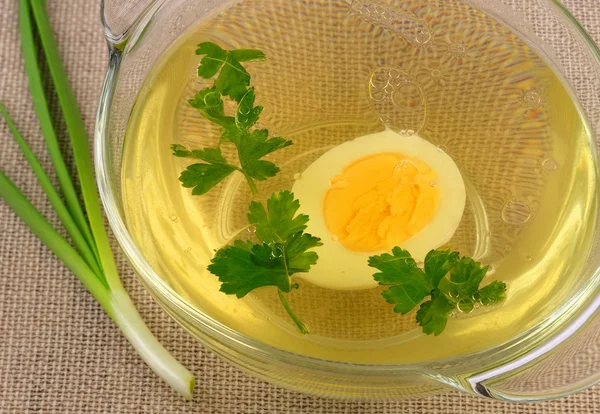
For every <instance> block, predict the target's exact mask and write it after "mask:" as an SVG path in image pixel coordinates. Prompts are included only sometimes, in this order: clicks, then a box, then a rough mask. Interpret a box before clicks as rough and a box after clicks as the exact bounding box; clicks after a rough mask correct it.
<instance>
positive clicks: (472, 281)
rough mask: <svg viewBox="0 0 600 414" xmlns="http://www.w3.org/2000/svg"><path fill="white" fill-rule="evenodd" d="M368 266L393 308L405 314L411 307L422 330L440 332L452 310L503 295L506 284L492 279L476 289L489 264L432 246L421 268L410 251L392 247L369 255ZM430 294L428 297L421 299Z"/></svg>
mask: <svg viewBox="0 0 600 414" xmlns="http://www.w3.org/2000/svg"><path fill="white" fill-rule="evenodd" d="M369 266H371V267H373V268H375V269H377V270H379V271H380V272H379V273H375V274H374V275H373V277H374V279H375V280H376V281H377V282H379V284H380V285H382V286H389V287H388V288H387V289H386V290H385V291H383V292H382V296H383V297H384V298H385V300H386V301H387V302H388V303H390V304H392V305H394V312H396V313H401V314H407V313H408V312H410V311H412V310H413V309H415V308H416V307H417V306H418V305H419V304H421V305H420V307H419V310H418V311H417V315H416V318H417V322H418V323H419V325H421V327H422V329H423V332H424V333H426V334H434V335H436V336H437V335H439V334H441V333H442V332H443V331H444V329H445V328H446V323H447V321H448V318H449V317H450V316H451V314H452V311H453V310H454V309H456V308H459V309H461V310H463V311H470V310H472V309H473V308H474V301H479V302H480V303H481V304H482V305H484V306H489V305H493V304H496V303H498V302H500V301H502V300H503V299H504V295H505V292H506V284H505V283H503V282H499V281H495V282H492V283H490V284H489V285H487V286H485V287H483V288H481V289H480V287H479V286H480V284H481V282H482V280H483V278H484V277H485V275H486V273H487V271H488V269H489V267H488V266H485V267H484V266H482V265H481V263H478V262H476V261H474V260H473V259H471V258H469V257H462V258H461V257H460V256H459V253H457V252H452V251H450V250H432V251H430V252H429V253H428V254H427V256H426V257H425V263H424V266H423V270H421V268H419V267H418V266H417V263H416V262H415V260H414V259H413V258H412V257H411V255H410V253H409V252H408V251H406V250H403V249H401V248H400V247H395V248H394V249H393V250H392V254H391V255H390V254H387V253H384V254H381V255H379V256H371V257H370V258H369ZM428 296H430V300H428V301H425V302H423V300H424V299H425V298H427V297H428Z"/></svg>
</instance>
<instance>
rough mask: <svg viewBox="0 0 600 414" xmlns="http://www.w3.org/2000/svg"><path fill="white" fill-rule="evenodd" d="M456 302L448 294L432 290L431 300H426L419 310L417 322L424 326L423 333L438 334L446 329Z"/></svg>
mask: <svg viewBox="0 0 600 414" xmlns="http://www.w3.org/2000/svg"><path fill="white" fill-rule="evenodd" d="M454 309H456V304H454V303H452V302H451V301H450V300H448V298H447V297H446V295H444V294H443V293H442V292H440V290H439V289H435V290H434V291H433V292H431V300H428V301H427V302H424V303H423V304H422V305H421V307H420V308H419V310H418V311H417V322H418V323H419V325H421V327H422V328H423V333H426V334H427V335H431V334H434V335H435V336H438V335H439V334H441V333H442V332H443V331H444V329H446V323H447V322H448V318H449V317H450V314H451V313H452V311H453V310H454Z"/></svg>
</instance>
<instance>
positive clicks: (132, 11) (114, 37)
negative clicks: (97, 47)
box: [100, 0, 164, 45]
mask: <svg viewBox="0 0 600 414" xmlns="http://www.w3.org/2000/svg"><path fill="white" fill-rule="evenodd" d="M163 2H164V0H101V3H100V4H101V6H100V17H101V19H102V25H103V26H104V36H105V37H106V39H107V40H108V42H109V44H112V45H118V44H121V43H123V42H124V41H126V40H127V37H128V35H129V31H130V29H131V28H132V27H135V25H136V23H137V22H138V21H139V20H140V19H141V18H143V16H145V15H146V14H147V13H148V12H149V11H150V10H151V9H154V8H155V7H158V6H159V5H160V4H162V3H163Z"/></svg>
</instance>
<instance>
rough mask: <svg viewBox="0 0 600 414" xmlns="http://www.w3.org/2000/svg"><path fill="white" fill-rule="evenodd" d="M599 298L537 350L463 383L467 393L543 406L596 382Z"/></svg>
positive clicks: (599, 376) (598, 373)
mask: <svg viewBox="0 0 600 414" xmlns="http://www.w3.org/2000/svg"><path fill="white" fill-rule="evenodd" d="M598 349H600V296H598V295H597V296H596V297H595V298H593V299H592V300H590V302H589V304H588V305H587V306H586V307H585V308H584V310H582V311H581V312H580V313H579V314H578V315H577V316H575V317H573V319H572V320H571V321H569V322H568V323H567V324H566V326H565V327H564V328H562V329H561V330H560V331H559V332H558V333H556V334H554V335H553V336H552V337H550V338H549V339H547V340H546V341H544V342H543V343H541V344H540V345H538V346H537V347H536V348H534V349H532V350H530V351H528V352H526V353H524V354H523V355H521V356H520V357H519V358H516V359H514V360H511V361H509V362H507V363H504V364H502V365H498V366H496V367H495V368H493V369H491V370H488V371H485V372H480V373H477V374H475V375H473V376H471V377H468V378H465V380H464V385H466V388H468V389H469V391H471V392H473V393H475V394H477V395H479V396H482V397H488V398H493V399H498V400H504V401H511V402H532V401H543V400H549V399H554V398H560V397H564V396H566V395H570V394H573V393H575V392H578V391H582V390H584V389H586V388H588V387H590V386H592V385H595V384H597V383H598V382H600V352H598Z"/></svg>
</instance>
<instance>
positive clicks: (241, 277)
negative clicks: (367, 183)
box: [208, 190, 322, 334]
mask: <svg viewBox="0 0 600 414" xmlns="http://www.w3.org/2000/svg"><path fill="white" fill-rule="evenodd" d="M299 208H300V202H299V201H298V200H294V195H293V194H292V193H291V192H289V191H285V190H284V191H280V192H279V193H273V194H272V195H271V197H270V198H269V199H268V200H267V207H266V209H265V206H264V205H263V204H261V203H258V202H256V201H254V202H252V203H251V204H250V212H249V214H248V221H249V222H250V224H251V225H253V226H254V227H255V228H256V237H257V238H258V240H259V241H260V243H253V242H252V241H242V240H236V241H235V242H234V243H233V245H231V246H226V247H224V248H222V249H220V250H218V251H217V253H216V254H215V257H214V258H213V259H212V263H211V264H210V265H209V266H208V270H209V271H210V272H211V273H213V274H214V275H216V276H218V277H219V281H220V282H221V283H222V284H221V291H222V292H224V293H226V294H228V295H236V296H237V297H238V298H242V297H244V296H246V295H247V294H248V293H250V292H251V291H253V290H254V289H257V288H259V287H263V286H276V287H277V294H278V295H279V299H280V300H281V303H282V304H283V306H284V308H285V310H286V311H287V313H288V314H289V315H290V317H291V318H292V320H293V321H294V323H295V324H296V325H297V326H298V328H299V329H300V331H301V332H302V333H304V334H307V333H308V329H307V328H306V326H305V325H304V323H302V321H301V320H300V319H299V318H298V317H297V316H296V314H295V313H294V312H293V311H292V309H291V307H290V305H289V303H288V302H287V300H286V298H285V295H284V293H289V292H291V291H292V290H293V289H297V288H298V285H297V284H292V282H291V279H290V278H291V276H292V275H293V274H295V273H305V272H308V271H309V270H310V267H311V266H312V265H314V264H316V263H317V259H318V258H319V257H318V256H317V254H316V253H315V252H313V251H309V250H310V249H312V248H314V247H318V246H321V245H322V243H321V239H319V238H317V237H314V236H311V235H310V234H307V233H304V230H305V229H306V223H308V216H307V215H304V214H296V213H297V211H298V209H299Z"/></svg>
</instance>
